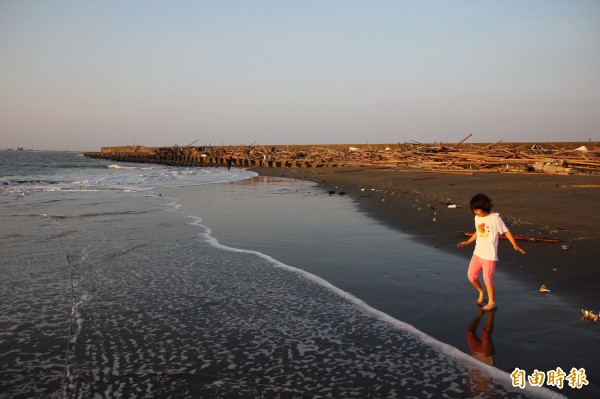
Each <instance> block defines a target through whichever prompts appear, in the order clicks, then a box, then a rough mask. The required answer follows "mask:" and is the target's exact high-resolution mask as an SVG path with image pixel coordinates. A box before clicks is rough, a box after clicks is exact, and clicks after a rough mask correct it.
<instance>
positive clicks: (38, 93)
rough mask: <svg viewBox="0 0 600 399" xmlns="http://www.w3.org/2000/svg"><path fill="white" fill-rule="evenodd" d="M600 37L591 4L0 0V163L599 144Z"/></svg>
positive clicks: (597, 12) (565, 0)
mask: <svg viewBox="0 0 600 399" xmlns="http://www.w3.org/2000/svg"><path fill="white" fill-rule="evenodd" d="M599 21H600V1H599V0H413V1H411V0H394V1H379V0H369V1H367V0H364V1H354V0H343V1H342V0H329V1H328V0H319V1H315V0H303V1H296V0H279V1H275V0H270V1H263V0H244V1H230V0H220V1H217V0H214V1H212V0H204V1H202V0H197V1H184V0H171V1H166V0H165V1H153V0H126V1H125V0H114V1H113V0H103V1H100V0H98V1H91V0H90V1H80V0H73V1H69V0H28V1H23V0H0V149H4V148H9V147H12V148H16V147H25V148H26V149H30V148H33V149H47V150H81V151H96V150H99V149H100V147H102V146H119V145H132V144H139V145H146V146H171V145H188V144H191V143H193V142H195V145H208V144H212V145H240V144H244V145H248V144H252V143H256V144H282V145H283V144H350V143H352V144H366V143H371V144H375V143H377V144H381V143H397V142H409V141H419V142H425V143H432V142H440V141H441V142H447V143H456V142H458V141H460V140H462V139H463V138H464V137H465V136H466V135H468V134H472V135H473V136H472V137H471V138H470V139H469V142H495V141H498V140H503V141H504V142H511V141H533V142H541V141H543V142H548V141H554V142H556V141H588V140H590V139H591V140H593V141H597V140H600V22H599ZM196 140H197V141H196Z"/></svg>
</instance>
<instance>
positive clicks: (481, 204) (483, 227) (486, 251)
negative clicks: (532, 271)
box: [456, 194, 525, 310]
mask: <svg viewBox="0 0 600 399" xmlns="http://www.w3.org/2000/svg"><path fill="white" fill-rule="evenodd" d="M469 205H470V206H471V211H472V212H473V214H474V215H475V234H473V235H472V236H471V238H469V239H468V240H467V241H462V242H459V243H458V244H457V245H456V246H457V247H459V248H462V247H466V246H467V245H469V244H472V243H473V242H475V250H474V251H473V257H472V258H471V263H470V264H469V271H468V272H467V277H468V278H469V281H470V282H471V284H473V286H474V287H475V289H477V291H478V292H479V298H478V299H477V304H478V305H479V306H483V299H484V297H485V293H484V291H483V288H482V287H481V284H480V283H479V278H478V275H479V272H480V271H482V270H483V281H484V283H485V288H486V290H487V294H488V303H487V304H486V305H485V306H483V307H482V309H483V310H493V309H496V298H495V297H494V294H495V286H494V271H495V270H496V262H497V261H498V237H499V236H500V234H505V235H506V238H508V241H510V243H511V244H512V246H513V248H514V249H515V250H516V251H518V252H520V253H522V254H525V251H523V249H521V248H520V247H519V246H518V245H517V242H516V241H515V238H514V237H513V235H512V234H511V233H510V231H508V228H507V227H506V225H505V224H504V222H503V221H502V218H500V215H499V214H497V213H492V201H491V200H490V199H489V198H488V197H487V196H486V195H485V194H477V195H475V196H474V197H473V198H471V202H470V203H469Z"/></svg>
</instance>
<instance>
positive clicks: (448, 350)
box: [176, 205, 566, 399]
mask: <svg viewBox="0 0 600 399" xmlns="http://www.w3.org/2000/svg"><path fill="white" fill-rule="evenodd" d="M176 207H177V209H179V207H178V206H177V205H176ZM186 216H187V217H188V218H189V220H190V224H192V225H195V226H198V227H199V228H200V229H202V230H203V231H202V232H201V233H199V236H200V237H202V238H203V239H204V240H205V241H206V242H207V243H209V244H210V245H212V246H214V247H215V248H219V249H222V250H225V251H232V252H238V253H246V254H254V255H256V256H259V257H260V258H262V259H264V260H266V261H268V262H269V263H270V264H272V265H273V266H274V267H278V268H281V269H285V270H287V271H289V272H291V273H295V274H298V275H300V276H302V277H304V278H306V279H307V280H310V281H312V282H314V283H316V284H319V285H320V286H322V287H324V288H326V289H328V290H330V291H332V292H334V293H335V294H337V295H339V296H340V297H342V298H344V299H346V300H348V301H349V302H351V303H353V304H354V305H355V306H356V308H358V309H360V310H361V311H362V312H364V313H365V314H368V315H370V316H372V317H374V318H376V319H378V320H380V321H383V322H385V323H388V324H389V325H391V326H393V327H395V328H397V329H398V330H401V331H404V332H407V333H409V334H412V335H413V336H414V337H415V338H417V339H418V340H420V341H421V342H423V343H425V344H427V345H429V346H430V347H432V348H434V349H436V350H437V351H438V352H440V353H442V354H444V355H446V356H448V357H450V358H453V359H455V360H457V361H458V362H460V363H462V364H464V365H466V366H468V367H470V368H473V369H477V370H479V371H480V372H482V373H484V374H485V375H486V376H487V377H489V378H490V379H492V380H494V381H495V382H497V383H499V384H500V385H502V386H503V387H504V389H506V390H507V391H508V392H517V393H518V392H522V393H524V394H527V395H529V396H530V397H535V398H542V399H565V398H566V396H564V395H562V394H560V393H558V392H555V391H552V390H550V389H548V388H545V387H534V386H529V385H527V386H526V387H525V388H524V389H521V388H519V387H515V386H514V385H513V382H512V379H511V377H510V374H509V373H507V372H505V371H503V370H500V369H497V368H495V367H493V366H490V365H487V364H485V363H482V362H480V361H478V360H476V359H474V358H473V357H472V356H470V355H468V354H466V353H464V352H462V351H461V350H459V349H457V348H456V347H454V346H452V345H449V344H446V343H444V342H441V341H439V340H437V339H435V338H434V337H432V336H430V335H428V334H426V333H424V332H422V331H421V330H419V329H417V328H415V327H414V326H413V325H411V324H408V323H405V322H403V321H400V320H398V319H396V318H394V317H392V316H390V315H388V314H387V313H384V312H382V311H380V310H377V309H375V308H373V307H371V306H370V305H369V304H367V303H366V302H364V301H362V300H361V299H359V298H357V297H355V296H354V295H352V294H350V293H349V292H346V291H344V290H341V289H340V288H338V287H336V286H334V285H333V284H331V283H330V282H329V281H327V280H325V279H323V278H321V277H319V276H316V275H314V274H312V273H309V272H307V271H305V270H302V269H298V268H296V267H293V266H290V265H287V264H285V263H283V262H280V261H278V260H277V259H274V258H272V257H270V256H269V255H266V254H263V253H261V252H258V251H252V250H248V249H240V248H234V247H230V246H227V245H223V244H221V243H219V241H218V240H217V239H216V238H215V237H214V236H212V231H211V229H210V228H209V227H207V226H205V225H203V224H202V218H200V217H198V216H194V215H189V214H188V215H186Z"/></svg>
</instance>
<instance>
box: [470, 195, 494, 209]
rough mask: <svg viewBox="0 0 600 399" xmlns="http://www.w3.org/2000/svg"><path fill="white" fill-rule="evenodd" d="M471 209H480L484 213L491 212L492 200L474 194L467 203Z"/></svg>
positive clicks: (485, 196)
mask: <svg viewBox="0 0 600 399" xmlns="http://www.w3.org/2000/svg"><path fill="white" fill-rule="evenodd" d="M469 205H470V206H471V209H481V210H484V211H485V212H491V211H492V206H493V205H492V200H490V199H489V197H488V196H487V195H485V194H481V193H479V194H475V196H474V197H473V198H471V202H469Z"/></svg>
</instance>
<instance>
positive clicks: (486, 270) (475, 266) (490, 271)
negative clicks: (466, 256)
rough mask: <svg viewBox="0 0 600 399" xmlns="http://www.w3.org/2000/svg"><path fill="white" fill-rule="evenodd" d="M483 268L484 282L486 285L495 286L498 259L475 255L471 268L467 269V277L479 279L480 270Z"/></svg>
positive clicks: (472, 279)
mask: <svg viewBox="0 0 600 399" xmlns="http://www.w3.org/2000/svg"><path fill="white" fill-rule="evenodd" d="M482 270H483V282H484V283H485V285H486V286H489V287H493V286H494V272H495V271H496V261H495V260H486V259H481V258H480V257H479V256H477V255H473V257H472V258H471V263H469V270H468V271H467V278H468V279H469V281H475V280H477V276H478V275H479V272H480V271H482Z"/></svg>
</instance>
